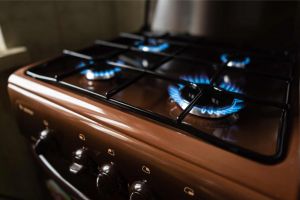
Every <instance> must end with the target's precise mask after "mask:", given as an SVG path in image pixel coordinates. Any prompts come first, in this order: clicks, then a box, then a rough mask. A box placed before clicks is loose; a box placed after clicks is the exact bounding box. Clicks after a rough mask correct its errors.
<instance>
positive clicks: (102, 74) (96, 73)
mask: <svg viewBox="0 0 300 200" xmlns="http://www.w3.org/2000/svg"><path fill="white" fill-rule="evenodd" d="M120 71H122V69H121V68H120V67H114V68H112V69H107V70H91V69H85V70H83V71H81V72H80V74H82V75H86V74H87V73H93V76H94V77H112V76H114V75H115V74H116V73H118V72H120Z"/></svg>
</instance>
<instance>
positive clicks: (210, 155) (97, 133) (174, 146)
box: [9, 68, 300, 199]
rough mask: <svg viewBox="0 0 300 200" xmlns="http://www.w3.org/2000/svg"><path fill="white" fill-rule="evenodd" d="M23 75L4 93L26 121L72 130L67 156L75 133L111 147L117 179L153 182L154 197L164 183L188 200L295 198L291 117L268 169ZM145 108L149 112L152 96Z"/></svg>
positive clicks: (295, 130) (295, 128)
mask: <svg viewBox="0 0 300 200" xmlns="http://www.w3.org/2000/svg"><path fill="white" fill-rule="evenodd" d="M24 70H26V68H23V69H21V70H19V71H18V72H16V73H15V74H13V75H12V76H11V77H10V79H9V92H10V96H11V100H12V102H13V105H15V106H16V109H18V105H20V104H21V105H23V106H26V107H28V108H30V109H31V110H32V111H33V113H34V114H33V116H29V121H30V120H31V118H35V117H37V116H36V115H40V116H41V118H39V117H38V118H37V119H38V120H39V121H42V119H47V120H49V124H50V125H49V126H54V127H56V128H57V129H60V130H61V129H64V128H65V127H68V128H69V129H70V125H72V126H71V129H70V130H69V131H68V133H65V132H62V133H63V135H65V137H66V138H67V139H66V138H65V139H63V137H62V138H61V142H62V143H63V145H64V147H65V148H66V149H72V151H74V149H75V147H72V145H73V146H74V145H75V144H78V143H79V142H78V139H77V138H78V134H84V135H85V138H86V139H85V141H84V144H86V145H87V146H89V147H90V148H94V149H96V150H98V151H101V152H107V151H108V149H113V150H114V152H115V155H118V156H117V157H114V158H112V160H114V159H117V160H118V162H119V163H121V164H122V165H124V166H123V167H122V168H121V172H122V173H123V174H127V176H132V177H135V178H141V177H142V178H143V177H146V178H147V179H150V180H152V182H153V184H152V185H151V186H153V187H154V190H156V191H158V193H162V191H161V189H160V188H161V185H165V186H170V188H168V187H166V188H165V190H164V194H166V195H169V194H170V195H172V194H174V195H175V194H176V195H179V196H178V197H179V198H181V199H184V198H189V196H187V195H188V194H189V193H190V194H192V193H193V192H192V191H194V194H195V196H194V198H204V199H224V198H225V199H272V198H276V199H297V198H298V188H299V171H300V170H299V166H300V163H299V146H300V145H299V124H298V114H296V115H295V116H293V120H292V124H291V133H290V137H289V147H288V149H287V155H286V158H285V159H284V160H283V161H282V162H280V163H278V164H275V165H264V164H260V163H257V162H255V161H251V160H248V159H246V158H243V157H241V156H238V155H235V154H232V153H230V152H227V151H224V150H222V149H219V148H216V147H215V146H212V145H210V144H207V143H206V142H203V141H201V140H199V139H195V138H193V137H189V136H188V135H187V134H186V133H185V134H183V132H180V131H178V130H175V129H173V128H172V127H167V126H165V125H163V124H159V123H155V122H153V121H149V120H148V119H144V118H142V117H141V116H135V115H134V114H132V113H127V112H123V111H122V110H119V109H116V108H113V107H111V106H109V105H106V104H104V103H100V102H99V101H95V100H92V99H90V98H87V97H85V96H80V95H77V94H75V93H74V92H71V91H69V90H66V89H63V88H58V87H55V86H53V85H51V84H47V83H45V82H41V81H38V80H35V79H33V78H30V77H27V76H25V75H24ZM151 98H153V97H151ZM137 99H138V98H137ZM137 99H136V100H135V101H136V102H137V103H139V104H141V103H142V102H139V101H138V100H137ZM151 105H152V107H155V106H156V105H155V98H153V104H151ZM41 110H46V111H47V112H40V111H41ZM19 112H22V111H19ZM58 113H59V114H58ZM275 113H276V112H275ZM165 114H169V113H165ZM35 121H36V120H35ZM35 126H36V125H35ZM252 128H253V127H252ZM149 130H150V131H149ZM249 134H250V132H249ZM262 134H263V133H262ZM64 141H68V142H67V143H64ZM72 141H74V142H72ZM80 144H82V141H81V143H80ZM75 146H76V145H75ZM270 151H272V150H270ZM130 158H132V159H130ZM128 159H130V163H129V162H128ZM129 165H130V166H129ZM142 166H147V168H148V169H150V171H151V172H150V174H145V173H143V171H142V170H140V171H139V169H141V168H142ZM133 174H136V175H133ZM137 174H140V175H138V176H137ZM135 180H136V179H135ZM132 181H134V180H132ZM158 185H159V186H158ZM287 185H288V186H287ZM174 191H176V192H174ZM177 192H178V194H177ZM185 192H187V193H185Z"/></svg>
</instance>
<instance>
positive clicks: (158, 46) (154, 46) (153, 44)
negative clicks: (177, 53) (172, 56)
mask: <svg viewBox="0 0 300 200" xmlns="http://www.w3.org/2000/svg"><path fill="white" fill-rule="evenodd" d="M143 42H144V41H138V42H136V43H135V46H136V47H137V48H138V49H139V50H142V51H145V52H162V51H164V50H166V49H168V48H169V47H170V45H169V43H167V42H162V43H158V42H157V41H156V40H155V39H149V43H150V45H144V44H143Z"/></svg>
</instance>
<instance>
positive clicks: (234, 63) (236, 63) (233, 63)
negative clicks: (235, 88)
mask: <svg viewBox="0 0 300 200" xmlns="http://www.w3.org/2000/svg"><path fill="white" fill-rule="evenodd" d="M220 59H221V61H222V62H223V63H227V66H228V67H236V68H244V67H245V66H246V65H248V64H250V62H251V59H250V57H245V58H244V59H243V60H231V59H230V56H229V55H228V54H227V53H224V54H221V56H220Z"/></svg>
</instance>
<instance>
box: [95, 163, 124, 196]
mask: <svg viewBox="0 0 300 200" xmlns="http://www.w3.org/2000/svg"><path fill="white" fill-rule="evenodd" d="M96 186H97V188H98V191H99V193H100V194H102V195H109V194H113V193H115V192H116V191H119V189H120V183H119V181H118V177H117V175H116V170H115V166H114V164H113V163H110V164H104V165H102V166H101V167H100V168H99V173H98V176H97V179H96Z"/></svg>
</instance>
